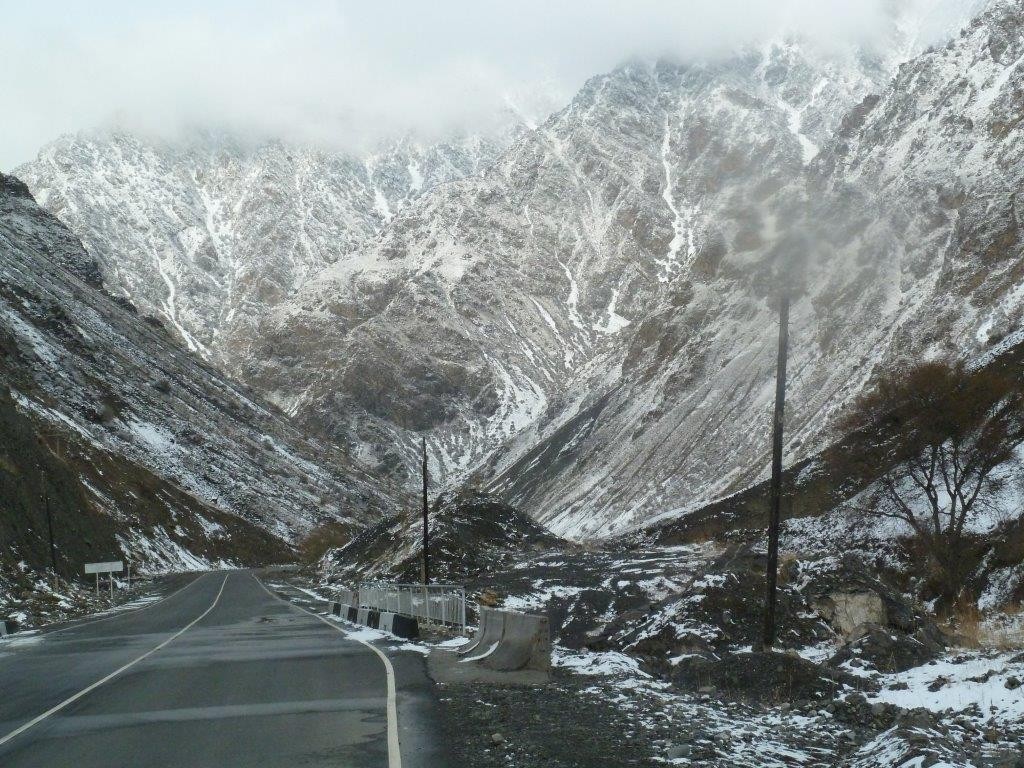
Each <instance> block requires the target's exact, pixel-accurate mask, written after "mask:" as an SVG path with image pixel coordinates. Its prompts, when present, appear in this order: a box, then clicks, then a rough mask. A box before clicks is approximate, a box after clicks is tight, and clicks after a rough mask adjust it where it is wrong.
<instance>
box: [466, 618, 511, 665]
mask: <svg viewBox="0 0 1024 768" xmlns="http://www.w3.org/2000/svg"><path fill="white" fill-rule="evenodd" d="M509 615H510V614H509V613H508V612H507V611H496V610H493V609H487V612H486V613H481V614H480V631H479V632H477V635H478V638H477V640H476V642H475V643H474V645H473V647H472V648H468V649H466V652H465V653H463V654H462V656H463V657H464V658H463V660H464V661H477V660H479V659H480V658H482V657H483V655H484V654H487V653H493V652H494V650H496V649H495V646H496V644H497V643H499V642H501V634H502V631H503V630H504V628H505V619H506V617H507V616H509Z"/></svg>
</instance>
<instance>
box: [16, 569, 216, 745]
mask: <svg viewBox="0 0 1024 768" xmlns="http://www.w3.org/2000/svg"><path fill="white" fill-rule="evenodd" d="M227 583H228V577H227V576H225V577H224V581H222V582H221V583H220V590H218V592H217V596H216V597H215V598H214V599H213V602H212V603H210V607H209V608H207V609H206V610H205V611H203V612H202V613H201V614H199V616H197V617H196V618H194V619H192V621H190V622H189V623H188V624H186V625H185V626H184V627H182V628H181V629H179V630H178V631H177V632H175V633H174V634H173V635H171V636H170V637H168V638H167V639H166V640H164V641H163V642H162V643H160V645H158V646H156V647H155V648H151V649H150V650H148V651H146V652H145V653H144V654H142V655H141V656H139V657H138V658H137V659H134V660H132V661H129V662H128V663H127V664H125V665H124V666H123V667H120V668H119V669H115V670H114V671H113V672H111V673H110V674H109V675H107V676H106V677H104V678H102V679H100V680H97V681H96V682H95V683H93V684H92V685H90V686H89V687H88V688H83V689H82V690H80V691H79V692H78V693H76V694H75V695H74V696H69V697H68V698H66V699H64V701H62V702H61V703H60V704H57V705H56V706H53V707H50V709H48V710H46V711H45V712H43V714H41V715H38V716H36V717H34V718H32V719H31V720H29V721H28V722H27V723H25V724H24V725H23V726H21V727H20V728H15V729H14V730H13V731H11V732H10V733H8V734H7V735H6V736H4V737H2V738H0V745H3V744H6V743H7V742H8V741H10V740H11V739H13V738H14V737H15V736H18V735H19V734H22V733H24V732H25V731H27V730H28V729H29V728H31V727H32V726H34V725H38V724H39V723H41V722H42V721H43V720H45V719H46V718H48V717H49V716H50V715H52V714H54V713H56V712H59V711H60V710H62V709H64V707H66V706H67V705H68V704H71V703H73V702H76V701H78V700H79V699H80V698H82V697H83V696H85V695H86V694H87V693H89V692H90V691H94V690H96V689H97V688H99V687H100V686H101V685H103V684H104V683H106V682H109V681H110V680H113V679H114V678H115V677H117V676H118V675H119V674H121V673H122V672H124V671H125V670H126V669H129V668H131V667H134V666H135V665H136V664H138V663H139V662H140V661H142V660H143V659H146V658H148V657H150V656H152V655H153V654H154V653H156V652H157V651H159V650H160V649H161V648H163V647H165V646H167V645H168V644H169V643H171V642H172V641H173V640H176V639H177V638H179V637H181V636H182V635H183V634H185V633H186V632H187V631H188V630H190V629H191V628H192V627H194V626H195V625H196V624H198V623H199V622H200V621H202V620H203V619H204V618H206V616H207V615H208V614H209V613H210V611H212V610H213V609H214V608H215V607H216V606H217V602H218V601H219V600H220V596H221V595H222V594H224V585H225V584H227Z"/></svg>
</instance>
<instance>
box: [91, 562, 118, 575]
mask: <svg viewBox="0 0 1024 768" xmlns="http://www.w3.org/2000/svg"><path fill="white" fill-rule="evenodd" d="M123 570H124V563H122V562H121V561H120V560H114V561H112V562H109V563H86V564H85V572H86V573H120V572H121V571H123Z"/></svg>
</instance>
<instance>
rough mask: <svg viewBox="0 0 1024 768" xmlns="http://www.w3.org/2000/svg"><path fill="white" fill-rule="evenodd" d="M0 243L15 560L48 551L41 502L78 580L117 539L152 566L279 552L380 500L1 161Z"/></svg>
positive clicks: (6, 526) (2, 403)
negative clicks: (111, 273)
mask: <svg viewBox="0 0 1024 768" xmlns="http://www.w3.org/2000/svg"><path fill="white" fill-rule="evenodd" d="M0 256H2V258H0V423H2V426H3V432H4V440H3V444H2V446H0V495H2V498H0V531H2V532H3V533H4V536H3V540H4V546H5V548H4V552H3V553H2V557H3V558H4V559H5V562H7V561H8V560H10V562H7V564H8V565H11V566H12V567H13V563H15V562H19V561H24V562H26V563H27V564H28V566H32V567H38V566H42V565H43V564H45V563H48V560H49V557H48V555H49V552H48V548H47V546H46V545H47V540H46V527H45V517H44V516H43V505H44V499H48V500H49V502H48V503H49V505H50V507H51V510H50V511H51V512H52V514H53V517H54V529H55V539H56V544H57V553H58V569H59V570H60V571H61V573H62V574H64V575H65V576H70V575H73V574H78V573H79V572H80V569H81V562H82V560H83V559H85V558H89V557H91V558H94V559H95V558H99V559H104V558H110V557H111V556H115V557H116V556H119V555H121V554H122V553H123V554H124V555H126V556H129V557H131V558H133V559H134V561H135V563H136V567H139V566H141V567H143V568H151V569H159V568H165V567H178V568H181V567H197V566H203V565H206V564H209V563H220V562H225V563H252V562H261V561H267V560H271V559H277V560H279V559H280V558H281V557H284V556H286V555H287V554H288V552H289V547H290V545H291V544H292V543H293V542H294V541H295V540H296V539H298V538H299V537H301V536H302V535H303V534H305V533H306V532H308V531H309V530H310V529H311V528H312V527H314V526H316V525H318V524H320V523H321V522H323V521H328V520H341V521H348V522H350V523H351V524H352V525H357V524H359V523H360V522H361V521H363V520H365V519H367V518H371V517H375V516H377V515H379V514H380V511H381V510H382V508H383V507H384V506H385V500H384V499H383V498H382V497H381V496H380V495H379V494H378V492H377V491H376V490H375V488H374V485H373V484H372V483H371V481H370V480H369V478H368V476H367V475H366V473H365V470H364V469H363V468H362V467H361V466H360V465H359V463H358V462H356V461H354V460H352V459H350V458H348V457H346V456H345V455H343V454H342V453H341V452H339V451H337V450H335V449H334V448H333V447H329V446H327V445H324V444H320V443H316V442H312V441H310V440H308V439H307V438H306V437H305V436H304V435H303V434H302V433H300V432H299V431H298V430H297V429H296V428H295V427H294V426H293V425H292V424H291V423H290V421H289V420H288V419H287V418H285V417H284V416H283V414H280V413H279V412H277V411H275V410H274V409H273V408H272V407H271V406H268V405H267V404H265V403H264V402H263V401H261V400H259V399H258V398H257V397H255V396H254V395H252V394H251V393H250V392H249V391H247V390H246V389H245V388H243V387H241V386H240V385H238V384H237V383H234V382H232V381H230V380H228V379H226V378H225V377H224V376H223V375H222V374H220V373H218V372H216V371H215V370H214V369H212V368H211V367H210V366H209V365H207V364H205V363H203V362H202V361H200V360H199V359H198V358H196V357H195V356H194V355H192V354H189V353H188V352H186V351H185V350H184V349H182V348H181V347H180V346H179V345H178V343H177V342H176V341H175V340H174V338H172V335H171V334H170V333H169V332H168V331H166V330H165V329H164V328H163V327H162V326H161V325H160V324H159V322H154V321H147V320H144V319H143V318H141V317H140V316H139V315H138V314H137V313H136V312H135V311H134V310H133V309H132V308H131V307H130V306H127V305H126V303H125V302H124V301H123V300H121V301H118V300H115V299H113V298H112V297H110V296H109V295H108V294H106V293H105V292H104V291H103V290H102V289H101V288H99V287H98V285H97V284H98V274H99V270H98V267H97V264H96V262H95V260H94V259H93V257H92V256H91V255H90V254H88V253H87V252H86V251H85V250H84V248H83V247H82V246H81V244H80V243H78V242H77V240H76V239H75V238H74V236H73V235H71V233H70V232H69V231H68V230H67V228H66V227H64V225H62V224H61V223H60V222H59V221H58V220H57V219H56V218H54V217H53V216H52V215H51V214H49V213H47V212H45V211H43V210H42V209H41V208H39V206H37V205H36V203H35V201H34V200H33V199H32V196H31V195H30V194H29V192H28V190H27V188H26V187H25V185H24V184H22V183H21V182H19V181H18V180H17V179H14V178H13V177H10V176H3V175H0ZM12 558H13V560H11V559H12Z"/></svg>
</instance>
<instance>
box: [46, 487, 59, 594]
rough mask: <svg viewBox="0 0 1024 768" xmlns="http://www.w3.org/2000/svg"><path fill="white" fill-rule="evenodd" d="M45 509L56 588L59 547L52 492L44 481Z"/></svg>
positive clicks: (51, 565)
mask: <svg viewBox="0 0 1024 768" xmlns="http://www.w3.org/2000/svg"><path fill="white" fill-rule="evenodd" d="M43 507H44V508H45V509H46V530H47V533H48V534H49V536H50V568H52V569H53V581H54V586H55V587H56V586H57V585H58V583H59V582H58V578H59V577H58V575H57V545H56V544H54V541H53V514H52V513H51V512H50V490H49V488H47V487H46V481H45V479H44V480H43Z"/></svg>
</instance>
